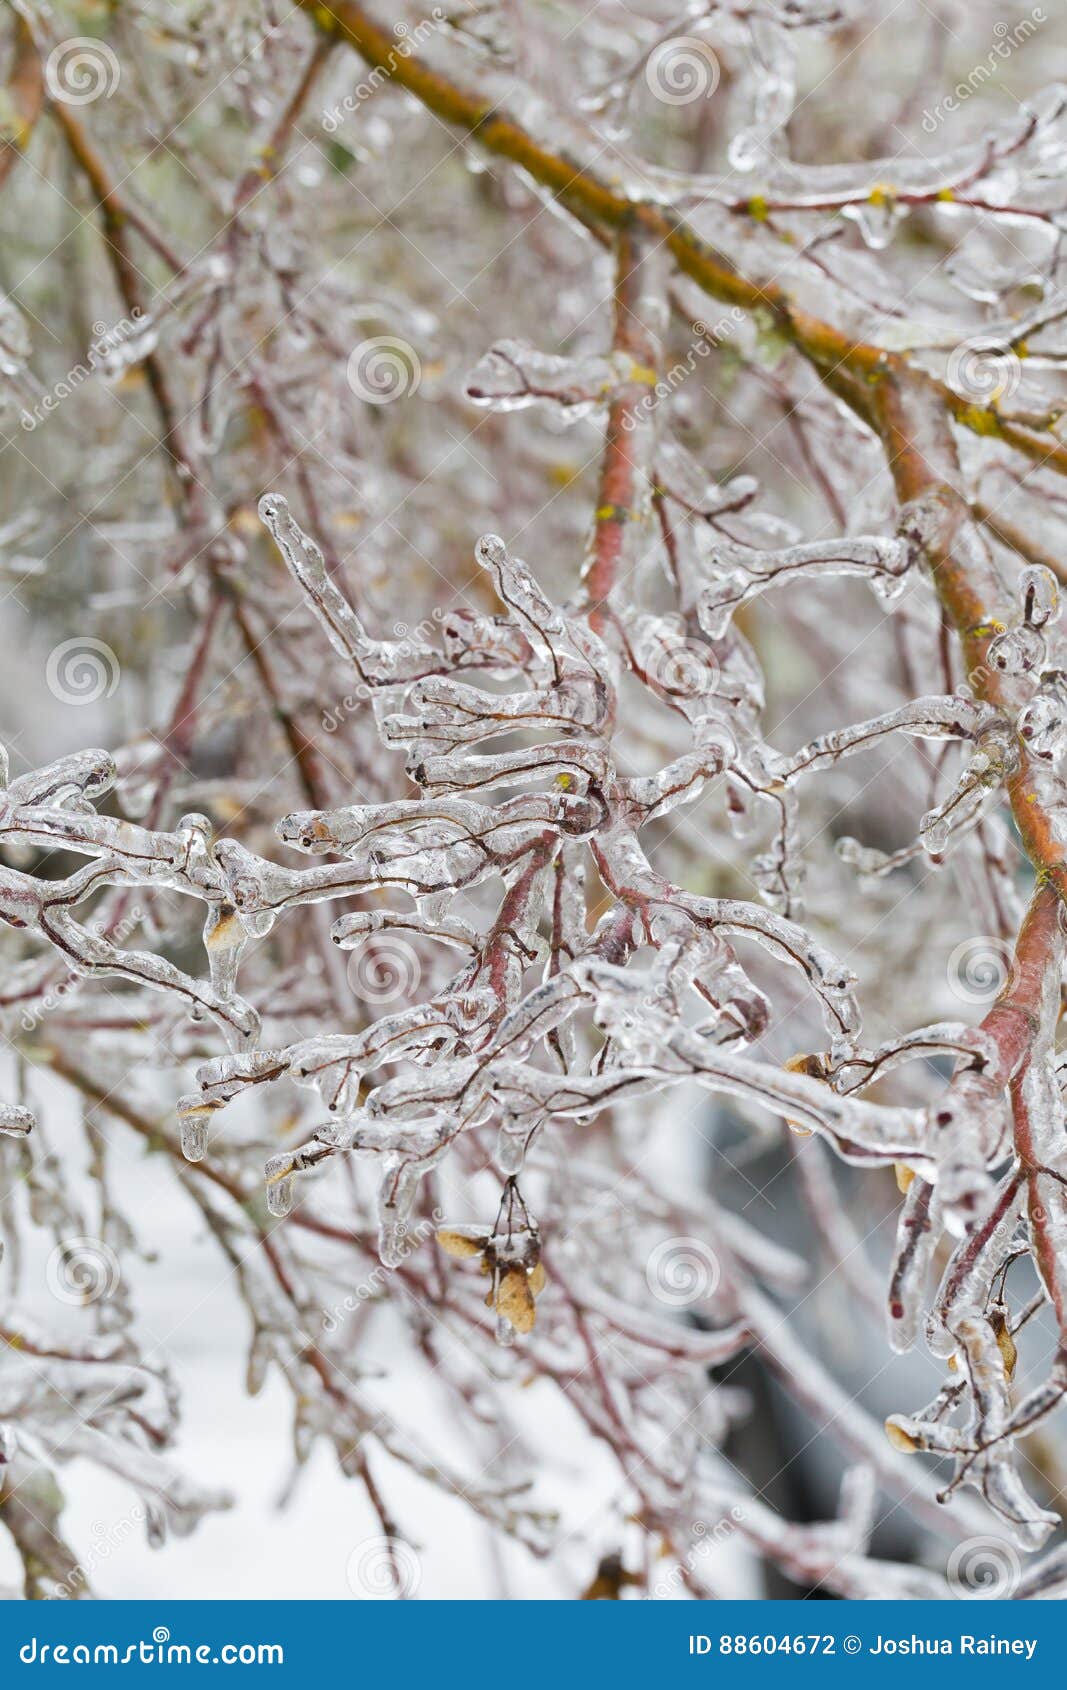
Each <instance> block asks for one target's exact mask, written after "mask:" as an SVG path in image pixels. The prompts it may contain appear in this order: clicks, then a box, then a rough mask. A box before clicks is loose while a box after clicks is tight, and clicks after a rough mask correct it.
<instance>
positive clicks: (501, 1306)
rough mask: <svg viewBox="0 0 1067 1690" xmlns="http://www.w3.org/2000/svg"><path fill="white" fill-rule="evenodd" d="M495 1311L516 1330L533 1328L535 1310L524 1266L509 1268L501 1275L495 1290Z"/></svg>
mask: <svg viewBox="0 0 1067 1690" xmlns="http://www.w3.org/2000/svg"><path fill="white" fill-rule="evenodd" d="M496 1312H497V1314H502V1315H503V1316H504V1319H505V1320H509V1321H510V1322H511V1324H512V1326H513V1327H514V1328H515V1330H516V1332H530V1331H532V1330H533V1323H534V1321H535V1320H536V1318H537V1310H536V1309H535V1307H534V1300H533V1293H532V1292H531V1290H530V1282H529V1280H528V1279H527V1277H526V1269H525V1268H509V1269H508V1271H507V1273H505V1274H502V1275H501V1279H500V1284H499V1285H498V1286H497V1292H496Z"/></svg>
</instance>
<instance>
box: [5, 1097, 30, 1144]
mask: <svg viewBox="0 0 1067 1690" xmlns="http://www.w3.org/2000/svg"><path fill="white" fill-rule="evenodd" d="M34 1124H35V1123H34V1116H33V1112H32V1110H29V1109H23V1108H22V1106H21V1104H18V1103H0V1133H7V1134H8V1135H9V1136H10V1137H11V1138H25V1137H26V1134H27V1133H30V1132H32V1131H33V1128H34Z"/></svg>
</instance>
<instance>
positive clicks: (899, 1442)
mask: <svg viewBox="0 0 1067 1690" xmlns="http://www.w3.org/2000/svg"><path fill="white" fill-rule="evenodd" d="M885 1435H886V1437H887V1438H888V1439H889V1442H890V1443H891V1444H892V1445H893V1448H894V1449H899V1450H900V1452H901V1454H902V1455H914V1454H915V1452H916V1450H917V1449H918V1448H919V1445H918V1444H917V1443H916V1441H915V1439H914V1438H913V1437H912V1435H911V1433H910V1432H905V1430H904V1428H903V1426H898V1425H897V1423H896V1421H895V1420H887V1421H886V1423H885Z"/></svg>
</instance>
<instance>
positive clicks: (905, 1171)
mask: <svg viewBox="0 0 1067 1690" xmlns="http://www.w3.org/2000/svg"><path fill="white" fill-rule="evenodd" d="M893 1172H894V1173H895V1174H896V1176H897V1190H898V1191H899V1192H900V1194H901V1196H902V1197H903V1196H904V1195H906V1193H907V1189H908V1187H909V1185H910V1184H911V1182H912V1180H913V1179H914V1178H915V1169H914V1168H909V1167H907V1166H906V1165H905V1164H904V1163H903V1162H894V1163H893Z"/></svg>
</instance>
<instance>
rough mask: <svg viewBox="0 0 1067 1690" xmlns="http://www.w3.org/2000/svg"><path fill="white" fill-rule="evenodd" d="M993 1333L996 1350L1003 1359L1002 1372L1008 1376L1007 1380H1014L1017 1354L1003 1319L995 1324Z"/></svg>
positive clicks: (1013, 1340) (1013, 1341)
mask: <svg viewBox="0 0 1067 1690" xmlns="http://www.w3.org/2000/svg"><path fill="white" fill-rule="evenodd" d="M994 1332H995V1335H996V1340H997V1349H998V1350H999V1351H1000V1353H1001V1355H1002V1357H1003V1358H1004V1371H1005V1373H1006V1374H1007V1375H1008V1378H1009V1379H1014V1377H1015V1366H1016V1363H1017V1362H1018V1360H1019V1352H1018V1350H1017V1349H1016V1347H1015V1339H1014V1338H1013V1337H1012V1335H1011V1333H1010V1332H1009V1331H1008V1328H1007V1326H1006V1325H1005V1323H1004V1319H1003V1317H1001V1319H1000V1320H998V1321H996V1322H995V1324H994Z"/></svg>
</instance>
